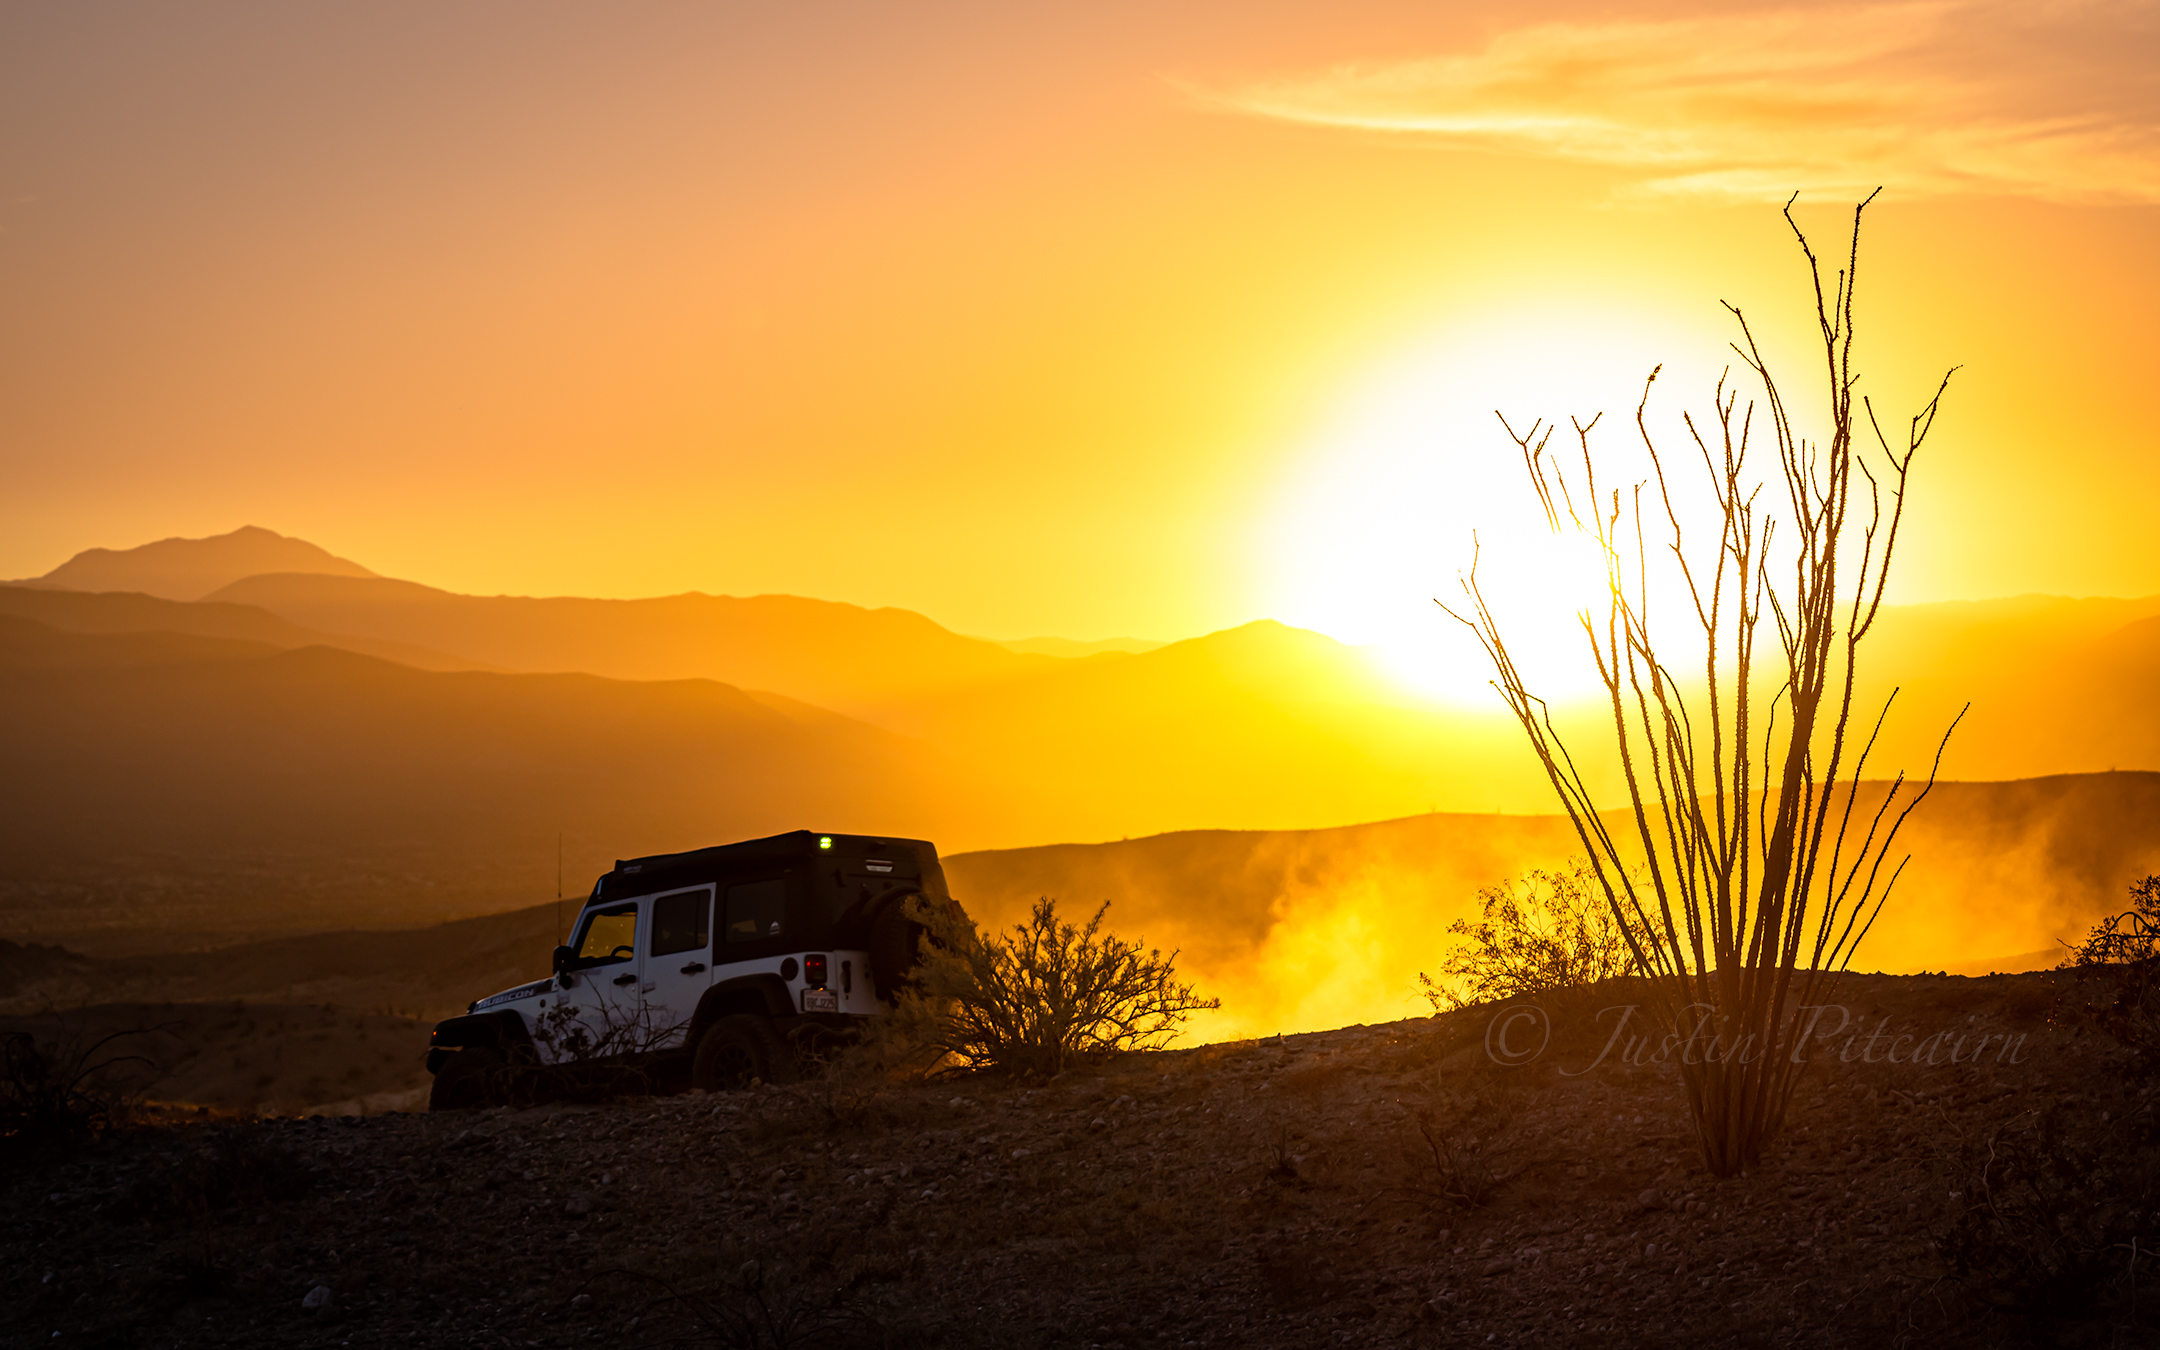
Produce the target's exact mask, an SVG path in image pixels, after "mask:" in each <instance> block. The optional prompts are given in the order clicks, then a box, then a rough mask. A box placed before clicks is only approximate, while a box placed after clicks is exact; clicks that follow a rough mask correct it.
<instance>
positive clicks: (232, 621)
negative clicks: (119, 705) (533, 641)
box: [0, 585, 486, 670]
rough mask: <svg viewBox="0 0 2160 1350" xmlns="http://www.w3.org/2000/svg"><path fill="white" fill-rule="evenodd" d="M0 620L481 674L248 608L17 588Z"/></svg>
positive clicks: (5, 592) (2, 593) (461, 663)
mask: <svg viewBox="0 0 2160 1350" xmlns="http://www.w3.org/2000/svg"><path fill="white" fill-rule="evenodd" d="M0 615H9V616H12V617H15V618H20V619H33V620H36V621H37V622H39V623H42V624H46V625H49V626H51V627H53V628H56V629H60V630H62V631H63V632H69V633H107V634H124V633H137V634H155V633H171V634H187V635H190V636H194V637H200V638H217V639H230V640H234V641H239V642H245V643H252V644H256V645H258V646H260V647H262V648H265V649H266V650H275V651H288V650H291V649H292V648H295V647H341V648H343V649H345V650H346V651H354V652H360V653H362V654H364V655H367V656H379V657H381V658H383V659H384V660H386V661H397V662H400V663H401V664H404V665H408V666H414V667H417V668H419V669H421V670H473V669H484V668H486V667H484V666H482V665H481V664H480V663H478V662H473V661H466V660H463V659H461V658H459V657H455V656H445V655H444V654H442V653H441V652H432V651H429V650H428V649H427V648H425V647H415V646H412V645H411V644H409V643H403V642H379V641H376V640H375V639H373V638H359V637H350V636H347V635H344V634H339V633H319V632H317V631H315V630H314V629H312V628H302V627H301V626H299V625H298V624H295V623H288V622H287V621H286V620H284V619H281V618H279V617H278V616H277V615H275V614H272V613H270V612H269V611H268V610H263V609H256V608H255V607H253V606H252V605H227V604H217V603H212V602H208V601H196V602H193V603H188V602H183V601H178V600H161V599H158V598H157V597H155V596H151V595H144V594H142V593H140V592H135V591H112V592H105V593H100V594H92V593H87V592H82V591H62V590H40V589H35V588H32V587H28V586H19V585H18V586H0Z"/></svg>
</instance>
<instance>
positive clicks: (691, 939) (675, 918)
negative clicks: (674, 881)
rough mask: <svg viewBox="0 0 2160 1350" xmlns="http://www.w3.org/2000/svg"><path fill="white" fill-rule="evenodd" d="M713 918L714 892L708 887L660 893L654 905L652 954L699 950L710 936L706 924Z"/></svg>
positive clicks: (660, 954)
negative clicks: (669, 893)
mask: <svg viewBox="0 0 2160 1350" xmlns="http://www.w3.org/2000/svg"><path fill="white" fill-rule="evenodd" d="M711 919H712V892H711V891H709V890H696V891H684V892H682V893H681V894H679V895H663V896H661V897H660V898H659V899H658V900H655V901H653V905H652V950H651V952H650V953H649V955H652V956H669V955H672V954H673V953H675V952H689V951H696V950H698V949H699V948H701V947H703V946H704V945H705V943H706V941H707V939H708V938H710V937H711V933H710V931H709V930H708V927H707V925H708V924H709V923H710V922H711Z"/></svg>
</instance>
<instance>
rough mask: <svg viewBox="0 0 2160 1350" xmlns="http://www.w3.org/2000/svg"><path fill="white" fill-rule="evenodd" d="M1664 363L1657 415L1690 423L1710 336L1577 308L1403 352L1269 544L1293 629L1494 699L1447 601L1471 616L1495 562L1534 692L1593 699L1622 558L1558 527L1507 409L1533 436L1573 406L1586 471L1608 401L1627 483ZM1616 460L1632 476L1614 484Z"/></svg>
mask: <svg viewBox="0 0 2160 1350" xmlns="http://www.w3.org/2000/svg"><path fill="white" fill-rule="evenodd" d="M1660 362H1663V363H1665V367H1666V368H1665V374H1664V375H1663V376H1662V377H1661V378H1660V380H1659V383H1658V386H1657V389H1658V397H1657V398H1654V399H1653V400H1652V403H1651V412H1652V428H1653V431H1654V432H1658V433H1659V434H1661V436H1662V435H1663V433H1664V432H1665V431H1672V432H1673V434H1675V435H1680V434H1684V433H1681V432H1679V431H1678V429H1677V425H1676V424H1677V413H1678V409H1679V408H1680V407H1681V406H1683V405H1684V403H1685V402H1686V401H1689V400H1690V399H1691V397H1692V396H1695V395H1698V394H1705V393H1706V392H1707V390H1708V388H1709V386H1710V383H1711V382H1713V381H1714V380H1715V379H1716V372H1717V371H1718V370H1719V369H1720V368H1722V365H1723V364H1724V363H1723V361H1722V360H1721V359H1720V357H1719V349H1718V347H1717V345H1716V339H1715V338H1714V337H1713V336H1711V335H1710V334H1708V333H1707V332H1704V331H1692V330H1690V329H1686V328H1682V327H1681V326H1680V325H1677V324H1673V323H1665V322H1659V321H1657V320H1655V319H1650V320H1646V319H1645V318H1644V317H1643V316H1642V315H1640V314H1630V315H1621V314H1619V313H1616V312H1604V311H1598V310H1594V309H1587V308H1583V307H1579V306H1573V307H1568V308H1565V309H1560V308H1555V309H1551V310H1545V311H1516V312H1513V313H1511V314H1509V315H1508V316H1506V317H1505V318H1497V319H1481V320H1477V321H1472V322H1466V323H1462V324H1460V325H1455V326H1451V327H1450V329H1449V330H1448V331H1447V332H1446V333H1445V334H1443V335H1441V336H1438V337H1436V338H1434V339H1433V340H1430V341H1428V342H1425V343H1423V344H1421V345H1419V346H1417V347H1415V348H1413V349H1411V350H1409V351H1407V352H1405V353H1403V354H1402V355H1401V356H1399V357H1398V358H1396V359H1395V360H1393V361H1391V362H1389V363H1388V364H1386V365H1385V366H1383V367H1381V368H1380V369H1378V370H1376V371H1375V372H1374V373H1373V375H1372V376H1371V377H1370V378H1369V379H1368V380H1367V381H1366V382H1365V383H1364V384H1363V385H1362V386H1361V387H1360V388H1358V389H1356V390H1354V391H1352V392H1351V393H1350V395H1349V396H1348V397H1347V398H1346V399H1345V400H1344V401H1343V403H1342V405H1341V407H1340V409H1339V411H1338V412H1337V414H1336V415H1335V416H1334V417H1333V418H1332V419H1331V420H1330V421H1329V423H1328V424H1327V425H1326V426H1325V428H1324V429H1323V431H1322V433H1321V435H1320V436H1319V437H1318V438H1317V439H1316V441H1315V443H1314V445H1313V447H1312V449H1311V450H1310V451H1309V452H1308V453H1307V454H1306V455H1305V456H1303V457H1302V459H1301V461H1300V462H1299V464H1298V465H1297V466H1296V468H1295V469H1294V470H1293V472H1292V473H1291V474H1290V475H1289V477H1288V479H1287V480H1286V482H1285V484H1284V487H1283V490H1282V492H1281V495H1280V497H1279V498H1278V502H1277V506H1276V509H1275V510H1274V511H1273V512H1272V513H1271V514H1270V515H1269V517H1268V518H1267V520H1266V522H1265V525H1264V527H1263V530H1262V535H1261V540H1260V543H1259V549H1260V551H1261V553H1262V555H1263V556H1262V563H1261V565H1262V568H1263V570H1264V571H1265V573H1266V574H1267V575H1268V577H1269V586H1270V590H1269V593H1268V594H1267V596H1266V597H1265V599H1266V603H1267V604H1268V606H1269V607H1270V608H1271V609H1272V611H1273V612H1274V613H1276V614H1278V615H1280V616H1281V618H1282V619H1283V621H1284V622H1286V623H1292V624H1297V625H1299V626H1303V627H1309V628H1314V629H1317V630H1319V631H1321V632H1324V633H1328V634H1330V635H1331V636H1333V637H1336V638H1338V639H1340V640H1342V641H1344V642H1350V643H1357V644H1363V645H1370V646H1372V647H1373V648H1375V649H1376V652H1375V654H1376V655H1377V656H1378V657H1379V658H1380V661H1381V663H1382V665H1383V666H1384V667H1385V668H1386V669H1387V670H1388V671H1389V672H1390V673H1391V674H1392V675H1393V676H1394V677H1395V678H1396V679H1398V680H1400V681H1401V682H1402V683H1403V685H1404V686H1405V689H1406V690H1407V691H1412V692H1415V693H1417V694H1420V695H1423V696H1425V697H1427V698H1432V699H1437V700H1439V701H1442V702H1445V703H1451V704H1456V705H1460V706H1467V707H1475V708H1483V709H1494V708H1497V706H1498V698H1497V695H1496V694H1495V693H1494V692H1493V690H1492V689H1491V687H1490V684H1489V682H1490V680H1491V678H1492V672H1491V669H1490V666H1489V663H1488V661H1487V659H1486V657H1485V654H1484V652H1483V651H1482V650H1481V649H1480V648H1479V646H1478V644H1477V642H1476V640H1475V639H1474V637H1473V636H1472V635H1471V634H1470V633H1469V631H1468V630H1467V629H1465V628H1464V627H1463V626H1462V625H1461V624H1459V623H1457V622H1456V621H1455V620H1454V619H1452V618H1450V617H1449V616H1448V615H1447V614H1446V613H1445V612H1443V611H1442V609H1441V608H1440V606H1439V605H1437V604H1435V603H1434V601H1435V600H1438V601H1440V602H1441V603H1443V604H1446V605H1448V606H1449V607H1451V608H1454V609H1456V610H1457V611H1458V612H1464V613H1467V612H1468V611H1467V609H1466V606H1465V602H1466V600H1467V597H1466V596H1465V595H1464V593H1463V588H1462V582H1463V579H1464V578H1465V577H1467V575H1468V573H1469V571H1470V567H1471V563H1472V559H1473V556H1475V557H1476V560H1477V568H1478V578H1479V581H1480V583H1481V585H1482V587H1483V589H1484V593H1485V596H1486V599H1487V601H1488V602H1489V603H1490V605H1491V606H1492V609H1493V612H1494V614H1495V615H1496V616H1497V617H1498V619H1499V620H1500V624H1501V628H1502V632H1503V633H1504V634H1506V635H1507V637H1508V640H1509V643H1510V646H1511V648H1512V649H1513V650H1514V652H1515V657H1516V662H1517V664H1518V666H1520V667H1521V668H1522V669H1523V671H1524V673H1525V677H1526V679H1528V681H1529V682H1530V686H1531V689H1532V692H1534V693H1538V694H1541V695H1543V696H1545V697H1548V698H1554V699H1569V698H1578V697H1581V696H1583V695H1585V694H1588V693H1590V692H1592V691H1593V690H1594V689H1595V688H1596V674H1595V670H1594V668H1593V667H1592V665H1591V663H1590V660H1589V657H1588V655H1587V653H1586V649H1585V645H1584V644H1585V639H1584V637H1583V634H1582V630H1581V627H1580V623H1579V620H1578V618H1577V616H1578V615H1579V614H1581V613H1583V612H1585V611H1590V612H1594V613H1596V614H1599V615H1602V614H1603V613H1604V610H1605V600H1604V596H1605V594H1606V591H1605V586H1606V582H1605V573H1604V567H1603V564H1602V562H1601V560H1600V558H1599V556H1598V553H1597V550H1596V549H1595V547H1594V546H1592V545H1591V544H1590V543H1589V542H1588V541H1587V540H1584V539H1582V538H1581V537H1579V536H1577V535H1576V534H1575V533H1574V531H1573V530H1572V528H1569V527H1567V526H1566V524H1565V521H1564V520H1563V529H1562V531H1561V532H1560V533H1559V534H1557V535H1556V534H1555V533H1554V532H1553V531H1552V530H1551V529H1550V528H1549V527H1548V525H1547V523H1546V519H1545V515H1544V512H1543V509H1542V508H1541V507H1540V506H1539V504H1538V500H1537V497H1536V494H1535V492H1534V491H1533V490H1532V486H1531V482H1530V477H1529V473H1528V471H1527V470H1526V468H1525V467H1524V465H1523V462H1522V455H1521V453H1520V452H1519V451H1518V450H1517V449H1516V447H1515V445H1514V443H1513V442H1512V441H1510V440H1509V439H1508V436H1507V433H1506V431H1505V430H1504V429H1503V428H1502V426H1501V425H1500V422H1499V420H1498V418H1496V417H1495V416H1494V412H1495V410H1496V409H1497V410H1498V411H1499V412H1501V413H1504V414H1505V415H1506V417H1507V419H1508V422H1509V423H1510V424H1511V425H1513V426H1514V427H1515V428H1517V430H1519V431H1527V430H1528V429H1529V427H1530V425H1531V424H1532V423H1533V422H1534V421H1536V420H1537V419H1538V418H1540V417H1543V418H1545V419H1546V420H1547V421H1550V420H1552V419H1553V418H1555V417H1557V418H1559V419H1560V420H1561V423H1562V425H1561V429H1560V431H1559V432H1558V433H1557V434H1555V436H1554V437H1553V440H1552V444H1551V447H1550V450H1549V452H1548V453H1557V454H1560V455H1563V456H1565V457H1566V462H1567V463H1568V464H1569V466H1570V467H1571V468H1576V469H1579V467H1580V451H1579V448H1578V443H1577V441H1576V439H1575V435H1574V432H1573V430H1572V428H1570V427H1569V426H1568V425H1567V424H1566V419H1567V418H1568V417H1570V416H1571V415H1572V416H1578V417H1580V418H1582V419H1583V420H1585V421H1588V420H1589V419H1590V418H1591V417H1592V416H1594V415H1596V414H1598V413H1599V412H1601V411H1602V412H1603V414H1604V420H1603V421H1602V422H1600V423H1599V424H1598V427H1597V430H1596V431H1595V432H1594V433H1593V437H1592V442H1591V444H1592V447H1593V449H1594V450H1597V451H1598V452H1599V458H1600V464H1601V469H1600V473H1601V481H1602V482H1606V483H1607V484H1608V485H1609V486H1614V487H1625V486H1627V485H1628V484H1630V483H1632V482H1634V481H1636V480H1637V479H1639V478H1640V477H1641V476H1642V475H1641V473H1640V472H1639V471H1637V470H1639V468H1640V460H1641V456H1640V446H1641V440H1640V437H1639V436H1638V435H1637V433H1636V430H1635V422H1634V417H1635V408H1636V405H1637V403H1638V402H1639V401H1640V400H1641V397H1642V388H1643V380H1644V378H1645V377H1646V376H1648V374H1649V373H1650V371H1651V370H1652V368H1654V367H1656V366H1657V365H1658V364H1659V363H1660ZM1698 401H1701V402H1704V403H1707V398H1703V399H1700V400H1698ZM1676 446H1677V442H1676ZM1690 453H1691V454H1692V451H1690ZM1608 462H1611V463H1615V464H1624V465H1626V466H1627V467H1628V469H1629V471H1630V472H1629V474H1628V476H1626V477H1624V478H1614V479H1610V480H1606V479H1604V478H1603V475H1604V473H1605V469H1604V468H1603V467H1602V466H1603V465H1604V464H1606V463H1608ZM1657 598H1658V596H1657V590H1656V588H1655V586H1654V587H1653V600H1654V601H1655V600H1656V599H1657Z"/></svg>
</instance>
